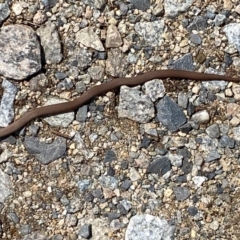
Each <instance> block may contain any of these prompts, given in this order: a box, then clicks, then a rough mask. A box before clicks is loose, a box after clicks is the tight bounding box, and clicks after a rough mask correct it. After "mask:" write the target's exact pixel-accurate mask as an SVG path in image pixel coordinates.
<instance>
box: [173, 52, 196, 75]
mask: <svg viewBox="0 0 240 240" xmlns="http://www.w3.org/2000/svg"><path fill="white" fill-rule="evenodd" d="M169 68H173V69H177V70H187V71H195V66H194V65H193V57H192V54H191V53H187V54H185V55H184V56H183V57H181V58H179V59H177V60H176V61H174V62H172V63H171V64H170V66H169Z"/></svg>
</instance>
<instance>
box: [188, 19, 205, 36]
mask: <svg viewBox="0 0 240 240" xmlns="http://www.w3.org/2000/svg"><path fill="white" fill-rule="evenodd" d="M207 21H208V18H207V17H205V16H197V17H196V18H194V20H193V21H192V23H190V24H189V26H188V27H187V30H188V31H189V32H192V31H193V30H196V31H202V30H204V29H206V28H207V27H208V23H207Z"/></svg>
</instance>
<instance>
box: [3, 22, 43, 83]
mask: <svg viewBox="0 0 240 240" xmlns="http://www.w3.org/2000/svg"><path fill="white" fill-rule="evenodd" d="M0 46H1V51H0V74H2V75H3V76H5V77H7V78H13V79H15V80H22V79H25V78H27V77H29V76H31V75H32V74H34V73H36V72H38V71H39V70H40V69H41V67H42V66H41V51H40V44H39V41H38V39H37V35H36V33H35V32H34V31H33V29H32V28H30V27H28V26H26V25H20V24H14V25H7V26H3V27H1V31H0Z"/></svg>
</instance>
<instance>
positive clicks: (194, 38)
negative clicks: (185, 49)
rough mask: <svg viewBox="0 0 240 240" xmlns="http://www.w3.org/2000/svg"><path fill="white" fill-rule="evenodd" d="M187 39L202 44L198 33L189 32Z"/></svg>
mask: <svg viewBox="0 0 240 240" xmlns="http://www.w3.org/2000/svg"><path fill="white" fill-rule="evenodd" d="M189 40H190V41H191V42H192V43H194V44H195V45H201V44H202V38H201V37H200V36H199V35H198V34H193V33H191V34H190V36H189Z"/></svg>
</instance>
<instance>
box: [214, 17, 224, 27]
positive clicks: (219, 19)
mask: <svg viewBox="0 0 240 240" xmlns="http://www.w3.org/2000/svg"><path fill="white" fill-rule="evenodd" d="M225 20H226V16H225V15H223V14H217V15H216V16H215V18H214V24H215V26H221V25H222V24H223V23H224V22H225Z"/></svg>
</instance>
